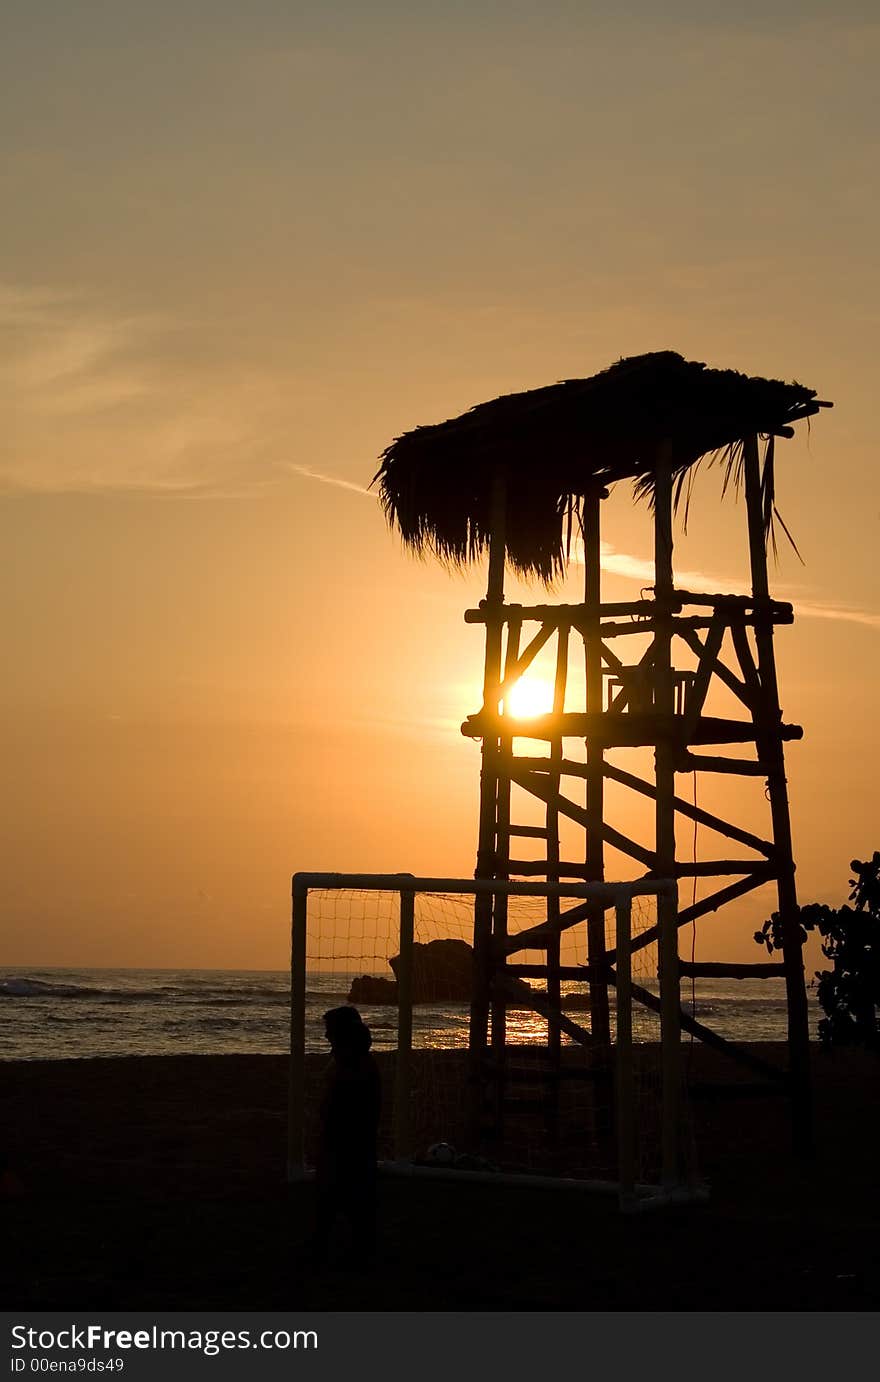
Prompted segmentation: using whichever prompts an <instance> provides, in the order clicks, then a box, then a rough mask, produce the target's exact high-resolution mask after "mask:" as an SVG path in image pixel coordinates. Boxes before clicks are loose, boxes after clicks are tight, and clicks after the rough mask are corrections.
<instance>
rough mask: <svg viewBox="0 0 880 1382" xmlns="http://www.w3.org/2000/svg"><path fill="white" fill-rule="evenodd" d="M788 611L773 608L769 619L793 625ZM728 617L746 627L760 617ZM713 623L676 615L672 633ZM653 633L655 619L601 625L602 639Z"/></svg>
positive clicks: (704, 626) (708, 627) (699, 617)
mask: <svg viewBox="0 0 880 1382" xmlns="http://www.w3.org/2000/svg"><path fill="white" fill-rule="evenodd" d="M790 609H791V606H789V607H788V609H786V608H785V607H784V606H773V609H772V613H771V616H770V617H771V618H772V620H773V623H774V624H793V623H794V615H793V614H791V613H790V612H789V611H790ZM729 617H730V619H731V620H733V619H735V620H736V621H737V622H740V623H745V624H748V625H754V624H756V623H757V622H758V620H759V619H760V618H761V617H762V616H760V615H757V614H745V615H740V614H736V615H734V614H731V615H730V616H729ZM713 622H714V618H712V617H709V618H707V617H706V616H705V615H700V614H693V615H692V614H678V615H675V616H674V624H675V629H674V632H675V633H676V634H680V633H681V632H682V630H683V629H710V628H711V627H712V624H713ZM655 632H656V619H655V618H650V619H632V620H626V621H625V622H620V623H617V622H614V623H610V622H609V623H606V624H603V625H602V637H603V638H625V637H627V636H628V635H631V634H642V635H643V636H644V635H645V634H648V633H655Z"/></svg>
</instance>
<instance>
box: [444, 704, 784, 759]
mask: <svg viewBox="0 0 880 1382" xmlns="http://www.w3.org/2000/svg"><path fill="white" fill-rule="evenodd" d="M461 732H462V734H463V735H464V736H465V738H467V739H484V738H487V739H495V738H497V737H498V735H499V734H500V733H505V734H509V735H511V736H512V737H513V738H517V739H546V740H550V741H552V740H554V739H558V738H572V739H574V738H577V739H585V740H587V741H588V742H589V743H590V745H591V746H592V745H595V746H596V748H597V749H598V748H602V749H603V750H604V749H613V748H651V747H654V746H656V745H657V744H658V743H666V742H668V743H671V744H673V745H675V746H676V748H677V750H678V751H679V752H683V751H684V750H685V748H686V746H687V744H689V743H690V744H697V745H709V744H753V743H755V740H756V737H757V730H756V728H755V725H754V724H753V722H752V721H751V720H730V719H724V718H721V717H719V716H712V715H703V716H701V717H700V719H699V720H698V721H697V724H696V726H695V727H694V730H693V733H692V734H691V735H690V737H686V736H685V724H684V716H683V715H676V714H674V713H673V711H672V710H671V709H670V710H668V711H666V712H663V711H661V710H659V709H658V710H657V711H655V712H653V713H646V712H640V713H638V714H634V713H632V712H631V711H627V712H626V713H625V714H621V715H607V714H604V713H602V712H598V713H594V714H584V713H583V712H580V711H569V712H567V713H565V714H560V715H553V714H550V715H535V716H534V717H533V718H529V719H520V718H517V717H515V716H513V715H495V714H493V713H492V711H491V710H490V711H488V712H487V711H480V712H478V714H476V715H470V716H468V718H467V719H466V720H465V721H464V723H463V724H462V726H461ZM777 733H778V735H779V737H780V738H781V739H783V740H790V739H801V738H803V729H802V728H801V726H800V725H786V724H780V725H779V726H778V728H777Z"/></svg>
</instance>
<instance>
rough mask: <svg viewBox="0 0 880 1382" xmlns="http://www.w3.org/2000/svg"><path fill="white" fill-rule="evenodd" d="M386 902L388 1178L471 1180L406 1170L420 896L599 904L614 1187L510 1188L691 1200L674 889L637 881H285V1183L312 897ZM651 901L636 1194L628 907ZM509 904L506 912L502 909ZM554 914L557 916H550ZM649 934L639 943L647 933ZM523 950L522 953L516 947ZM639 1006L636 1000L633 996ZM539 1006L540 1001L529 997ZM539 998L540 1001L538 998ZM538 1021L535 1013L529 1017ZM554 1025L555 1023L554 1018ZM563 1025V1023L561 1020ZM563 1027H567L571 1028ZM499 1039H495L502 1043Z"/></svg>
mask: <svg viewBox="0 0 880 1382" xmlns="http://www.w3.org/2000/svg"><path fill="white" fill-rule="evenodd" d="M324 893H327V894H333V893H337V894H341V893H356V894H359V895H360V894H369V893H388V894H393V895H396V898H397V899H398V909H399V933H398V934H399V956H398V957H395V960H396V968H395V973H396V981H397V982H396V985H395V993H394V1002H395V1003H396V1009H397V1038H396V1052H395V1059H394V1099H393V1107H394V1161H393V1163H392V1164H391V1165H388V1164H387V1163H386V1169H388V1170H392V1171H393V1170H396V1171H397V1172H398V1173H403V1174H416V1173H419V1174H426V1175H429V1176H431V1175H433V1176H443V1175H446V1176H450V1177H452V1176H455V1177H463V1178H464V1177H466V1178H468V1179H472V1178H473V1177H474V1176H475V1175H479V1174H481V1173H480V1172H479V1171H472V1170H471V1171H467V1170H466V1171H460V1170H443V1169H440V1168H434V1167H414V1166H413V1165H412V1164H411V1154H412V1151H413V1148H412V1145H411V1138H410V1128H409V1121H408V1120H409V1107H410V1087H411V1069H412V1065H411V1063H412V1059H413V989H412V977H413V976H412V955H413V942H414V928H413V921H414V914H415V907H416V899H417V898H418V897H419V896H420V895H423V894H424V895H439V896H440V897H441V898H443V899H449V898H455V897H456V895H458V896H460V897H462V900H464V899H465V898H466V897H468V896H470V897H473V898H474V899H477V898H478V897H480V896H481V895H483V896H485V895H486V894H489V895H492V896H494V897H504V898H507V899H513V898H532V899H538V900H541V899H544V900H546V899H548V898H555V899H563V898H564V899H571V900H572V901H575V902H580V903H584V902H593V903H595V904H597V905H598V904H601V907H602V909H603V911H605V912H611V913H612V914H613V919H614V920H613V926H614V931H613V935H614V945H613V949H614V958H613V969H612V968H611V967H610V966H609V975H608V981H609V983H610V984H611V985H612V986H613V988H614V990H615V995H616V1003H615V1009H616V1023H615V1037H614V1052H613V1055H614V1061H613V1067H614V1120H615V1125H616V1126H615V1129H614V1132H615V1141H616V1158H617V1179H616V1181H613V1182H612V1181H603V1183H602V1185H601V1186H598V1185H596V1184H595V1183H594V1182H592V1181H588V1180H586V1179H584V1180H575V1179H572V1178H571V1177H568V1178H553V1177H550V1176H543V1175H531V1176H527V1175H517V1176H515V1177H514V1178H515V1179H516V1180H517V1181H518V1182H522V1183H526V1182H528V1183H532V1184H554V1185H560V1186H561V1185H566V1186H568V1187H569V1188H574V1187H575V1186H582V1187H584V1188H588V1187H590V1188H602V1189H605V1190H612V1191H615V1192H616V1193H617V1194H618V1195H619V1198H620V1203H621V1206H622V1207H623V1208H634V1207H636V1206H637V1205H641V1204H643V1203H645V1202H647V1201H653V1202H658V1201H659V1202H662V1201H668V1200H670V1199H679V1198H681V1197H682V1196H687V1197H688V1198H691V1197H693V1194H694V1190H693V1187H692V1186H691V1187H690V1188H689V1187H688V1186H686V1184H685V1179H686V1178H685V1175H684V1172H683V1169H682V1165H681V1160H680V1132H681V1122H682V1111H683V1110H682V1064H681V1028H680V994H679V968H678V930H677V887H676V884H675V882H674V881H671V880H666V879H649V878H643V879H639V880H638V881H636V882H627V883H568V882H558V883H557V882H519V881H500V880H494V879H474V878H470V879H463V878H430V877H416V876H415V875H413V874H408V873H394V874H351V873H297V874H295V875H294V876H293V887H292V894H293V915H292V928H291V969H290V1066H289V1097H288V1156H287V1165H288V1178H289V1179H291V1180H296V1179H299V1178H301V1177H302V1176H303V1175H304V1174H305V1173H306V1150H305V1133H306V1102H307V1083H308V1077H307V1064H308V1063H307V1054H306V1053H307V1030H306V1028H307V971H308V934H309V906H310V897H311V896H312V895H313V894H324ZM636 898H649V899H654V900H655V905H656V922H655V923H654V924H653V925H652V927H651V928H650V932H651V936H652V943H655V944H656V947H657V949H656V953H657V956H658V964H657V978H658V987H659V993H658V994H657V995H656V997H655V998H654V999H653V1002H654V1004H655V1005H656V1008H657V1010H658V1012H659V1018H660V1055H659V1082H660V1091H659V1101H660V1138H661V1143H662V1162H661V1164H662V1170H661V1173H660V1175H659V1178H658V1183H656V1184H654V1185H652V1186H650V1187H648V1186H646V1185H643V1184H639V1181H638V1166H637V1161H636V1156H635V1138H636V1103H635V1092H634V1052H633V977H632V958H633V952H634V949H638V948H639V945H640V944H644V941H645V935H644V934H643V935H642V937H641V938H640V940H639V941H637V943H636V946H635V947H634V946H633V931H632V910H633V900H634V899H636ZM506 905H507V904H506V903H505V906H506ZM557 914H558V909H557ZM645 934H647V933H645ZM524 948H525V947H524ZM636 993H637V996H639V995H640V997H641V999H642V1001H644V998H645V997H646V995H645V992H644V990H639V989H638V988H637V990H636ZM536 995H537V997H538V998H539V999H540V998H541V996H542V994H541V991H540V990H536ZM544 996H545V995H544ZM537 1010H538V1011H540V1009H537ZM557 1018H558V1014H557ZM563 1020H565V1019H563ZM574 1025H575V1024H573V1023H571V1022H570V1020H569V1026H574ZM502 1039H503V1038H502ZM485 1174H487V1175H489V1176H491V1179H492V1180H493V1181H496V1182H497V1181H499V1180H501V1181H503V1180H504V1175H503V1174H502V1173H499V1172H497V1171H491V1172H487V1173H485Z"/></svg>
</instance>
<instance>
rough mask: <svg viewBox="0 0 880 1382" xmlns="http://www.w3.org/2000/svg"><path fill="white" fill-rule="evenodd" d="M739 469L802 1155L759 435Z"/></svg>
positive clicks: (800, 1069)
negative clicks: (744, 516) (749, 566)
mask: <svg viewBox="0 0 880 1382" xmlns="http://www.w3.org/2000/svg"><path fill="white" fill-rule="evenodd" d="M743 474H744V480H745V494H746V509H747V514H748V527H749V556H750V560H751V572H752V592H753V594H754V598H755V608H756V611H757V612H758V618H757V619H756V622H755V645H756V648H757V654H758V677H759V680H760V695H759V698H758V705H759V706H760V712H759V716H758V717H756V729H757V730H758V731H759V733H758V757H759V759H761V760H762V761H763V763H764V764H765V766H766V770H767V792H768V796H769V798H770V815H771V819H772V822H773V840H774V843H775V845H776V859H777V866H778V871H777V884H776V886H777V893H778V898H779V912H780V916H781V918H782V961H783V964H784V966H785V991H786V999H787V1007H788V1051H789V1063H790V1072H791V1092H792V1139H793V1143H794V1149H795V1151H796V1152H797V1153H798V1154H799V1155H802V1156H806V1155H809V1154H810V1153H811V1152H812V1149H813V1127H812V1095H811V1089H810V1032H809V1020H808V1015H807V993H806V987H805V984H804V960H803V945H802V941H801V935H800V923H799V919H798V900H797V888H796V886H795V881H794V856H793V848H792V837H791V817H790V815H789V807H788V789H787V786H786V778H785V758H784V754H783V748H782V739H781V736H780V723H781V720H782V712H781V710H780V706H779V686H778V683H777V678H776V656H775V653H774V649H773V621H772V619H771V617H770V615H769V605H770V596H769V586H768V579H767V547H766V542H765V535H764V514H763V503H762V494H761V469H760V462H759V459H758V439H757V437H755V436H752V437H748V438H746V440H745V442H744V445H743Z"/></svg>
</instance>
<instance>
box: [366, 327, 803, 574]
mask: <svg viewBox="0 0 880 1382" xmlns="http://www.w3.org/2000/svg"><path fill="white" fill-rule="evenodd" d="M823 406H826V405H823V404H822V403H819V402H817V401H816V394H815V390H813V389H807V388H804V387H803V386H802V385H800V384H784V383H781V382H780V381H778V380H768V379H760V378H750V377H749V376H747V375H744V374H739V373H737V372H736V371H734V370H710V369H707V368H706V366H705V365H703V364H699V363H697V362H694V361H687V360H684V359H683V358H682V356H680V355H677V354H675V352H673V351H659V352H656V353H653V354H650V355H639V356H633V357H631V358H629V359H624V360H620V361H618V363H617V364H615V365H612V366H611V367H610V368H609V369H606V370H603V371H602V372H601V373H600V374H597V375H594V376H593V377H592V378H589V379H569V380H564V381H563V382H561V383H559V384H551V385H550V386H548V387H546V388H541V389H531V390H528V391H526V392H524V393H519V394H508V395H505V396H503V397H501V398H496V399H493V400H491V401H490V402H487V403H480V404H478V405H477V406H476V407H474V408H471V409H470V411H469V412H466V413H464V414H462V416H460V417H457V418H452V419H450V420H449V421H448V422H442V423H438V424H435V425H433V426H426V427H417V428H415V430H413V431H411V432H407V433H405V434H404V435H403V436H401V437H398V438H397V439H396V440H395V441H394V442H392V444H391V445H390V446H389V447H387V448H386V450H385V451H384V452H383V454H382V457H381V465H380V468H379V470H378V472H377V474H376V475H375V476H374V478H373V483H378V486H379V497H380V499H381V502H382V505H383V508H384V510H385V514H386V517H387V519H388V521H389V523H390V524H391V525H392V526H394V527H395V528H397V529H398V531H399V532H400V534H401V536H402V538H403V540H404V542H405V543H406V544H407V545H408V546H409V547H410V548H411V549H412V550H413V551H415V552H417V553H419V554H421V555H425V554H431V555H434V556H436V557H438V558H439V559H440V560H441V561H443V562H446V563H449V564H452V565H464V564H468V563H470V562H473V561H476V560H478V559H479V557H480V556H481V555H482V554H483V552H484V551H485V550H486V548H487V547H488V543H489V538H490V535H491V531H492V526H493V514H492V495H493V491H494V488H495V484H496V476H497V475H498V474H499V473H500V474H501V475H503V477H504V481H505V491H506V503H505V544H506V549H507V557H508V561H509V562H510V563H511V565H512V566H513V567H514V569H515V570H517V571H518V572H519V573H520V574H521V575H524V576H536V577H538V579H540V580H542V581H544V582H546V583H550V582H551V581H552V580H554V579H555V578H556V577H557V576H559V575H560V574H561V572H562V570H563V569H564V566H565V560H566V554H567V552H568V551H570V544H571V532H572V524H573V522H574V519H575V518H576V517H580V516H581V513H582V506H583V500H584V498H585V496H587V495H588V494H590V493H595V492H596V491H602V490H604V489H605V487H606V486H608V485H609V484H613V483H615V482H616V481H619V480H623V479H632V480H633V481H634V483H635V491H636V494H637V496H644V497H646V498H647V499H648V500H649V501H651V500H652V499H653V492H654V480H655V474H656V466H657V463H658V458H659V456H660V455H661V454H663V455H665V456H668V457H670V458H671V464H672V477H673V493H674V496H675V500H676V503H679V502H681V500H682V496H685V512H687V503H688V502H689V498H690V491H691V486H692V483H693V477H694V474H695V473H696V470H695V468H696V467H697V466H698V465H699V462H700V461H701V460H702V459H703V458H705V459H706V460H707V461H708V462H709V463H717V464H720V465H722V467H723V468H724V488H725V489H726V488H727V487H728V485H730V484H731V483H732V484H733V485H734V486H735V487H736V486H737V485H738V484H739V482H740V480H741V475H742V463H743V450H742V444H743V439H744V438H745V437H747V436H752V435H755V434H762V435H765V436H768V437H769V438H770V439H771V440H772V438H773V437H774V436H790V435H792V424H793V423H795V422H797V421H799V420H800V419H801V418H805V417H809V416H810V415H811V414H813V413H815V412H817V411H818V409H819V408H820V407H823ZM764 479H765V491H764V497H765V510H764V512H765V526H766V527H767V533H768V537H770V538H771V539H773V540H775V538H774V535H773V532H772V520H773V518H774V517H775V518H777V519H779V516H778V513H777V512H776V508H775V499H774V457H773V452H772V451H771V452H770V453H769V468H768V462H767V461H765V465H764ZM768 506H769V507H768ZM768 514H769V520H770V521H769V523H768V521H767V516H768ZM779 522H780V524H782V520H781V519H779ZM782 527H783V529H784V531H786V533H787V529H785V525H784V524H782Z"/></svg>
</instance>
